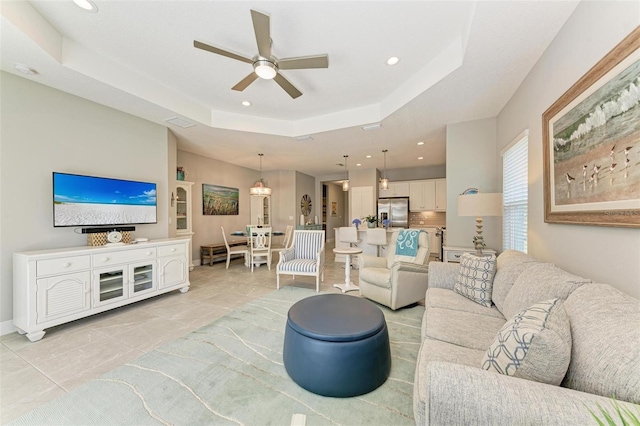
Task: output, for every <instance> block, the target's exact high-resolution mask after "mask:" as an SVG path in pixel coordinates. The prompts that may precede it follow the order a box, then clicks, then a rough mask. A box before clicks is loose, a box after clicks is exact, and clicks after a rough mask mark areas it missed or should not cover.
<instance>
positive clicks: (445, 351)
mask: <svg viewBox="0 0 640 426" xmlns="http://www.w3.org/2000/svg"><path fill="white" fill-rule="evenodd" d="M471 303H472V302H471ZM483 355H484V351H481V350H476V349H469V348H464V347H462V346H458V345H453V344H451V343H447V342H441V341H439V340H433V339H426V340H425V341H424V342H423V343H422V346H421V347H420V352H419V353H418V359H417V362H416V371H415V378H414V380H413V383H414V387H413V404H414V407H415V409H414V412H415V413H418V416H419V417H416V419H415V420H416V424H418V425H423V424H427V421H426V419H424V418H421V417H420V416H422V415H424V414H425V404H424V403H425V401H429V392H430V389H429V386H428V384H429V379H428V377H427V375H428V374H429V372H428V365H429V363H430V362H432V361H435V362H438V361H444V362H451V363H454V364H462V365H468V366H470V367H474V368H478V365H479V363H480V360H481V359H482V356H483ZM454 386H455V385H454Z"/></svg>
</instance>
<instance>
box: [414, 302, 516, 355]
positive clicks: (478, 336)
mask: <svg viewBox="0 0 640 426" xmlns="http://www.w3.org/2000/svg"><path fill="white" fill-rule="evenodd" d="M504 323H505V320H504V319H502V318H495V317H490V316H486V315H478V314H474V313H471V312H462V311H454V310H451V309H442V308H428V309H427V310H426V311H425V320H424V328H423V330H424V335H423V338H427V337H430V338H432V339H436V340H441V341H443V342H448V343H452V344H454V345H459V346H464V347H465V348H470V349H478V350H481V351H486V350H487V348H488V347H489V345H490V344H491V342H493V339H494V338H495V337H496V333H497V332H498V330H500V328H501V327H502V326H503V325H504Z"/></svg>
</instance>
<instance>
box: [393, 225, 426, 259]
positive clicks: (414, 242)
mask: <svg viewBox="0 0 640 426" xmlns="http://www.w3.org/2000/svg"><path fill="white" fill-rule="evenodd" d="M420 232H424V231H421V230H419V229H403V230H401V231H400V234H399V235H398V239H397V240H396V255H398V256H409V257H416V255H417V254H418V236H419V235H420Z"/></svg>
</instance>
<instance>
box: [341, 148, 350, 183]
mask: <svg viewBox="0 0 640 426" xmlns="http://www.w3.org/2000/svg"><path fill="white" fill-rule="evenodd" d="M343 157H344V174H345V178H344V180H343V181H342V190H343V191H345V192H346V191H348V190H349V169H348V168H347V158H349V156H348V155H343Z"/></svg>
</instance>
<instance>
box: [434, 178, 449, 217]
mask: <svg viewBox="0 0 640 426" xmlns="http://www.w3.org/2000/svg"><path fill="white" fill-rule="evenodd" d="M436 211H437V212H445V211H447V180H446V179H436Z"/></svg>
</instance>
